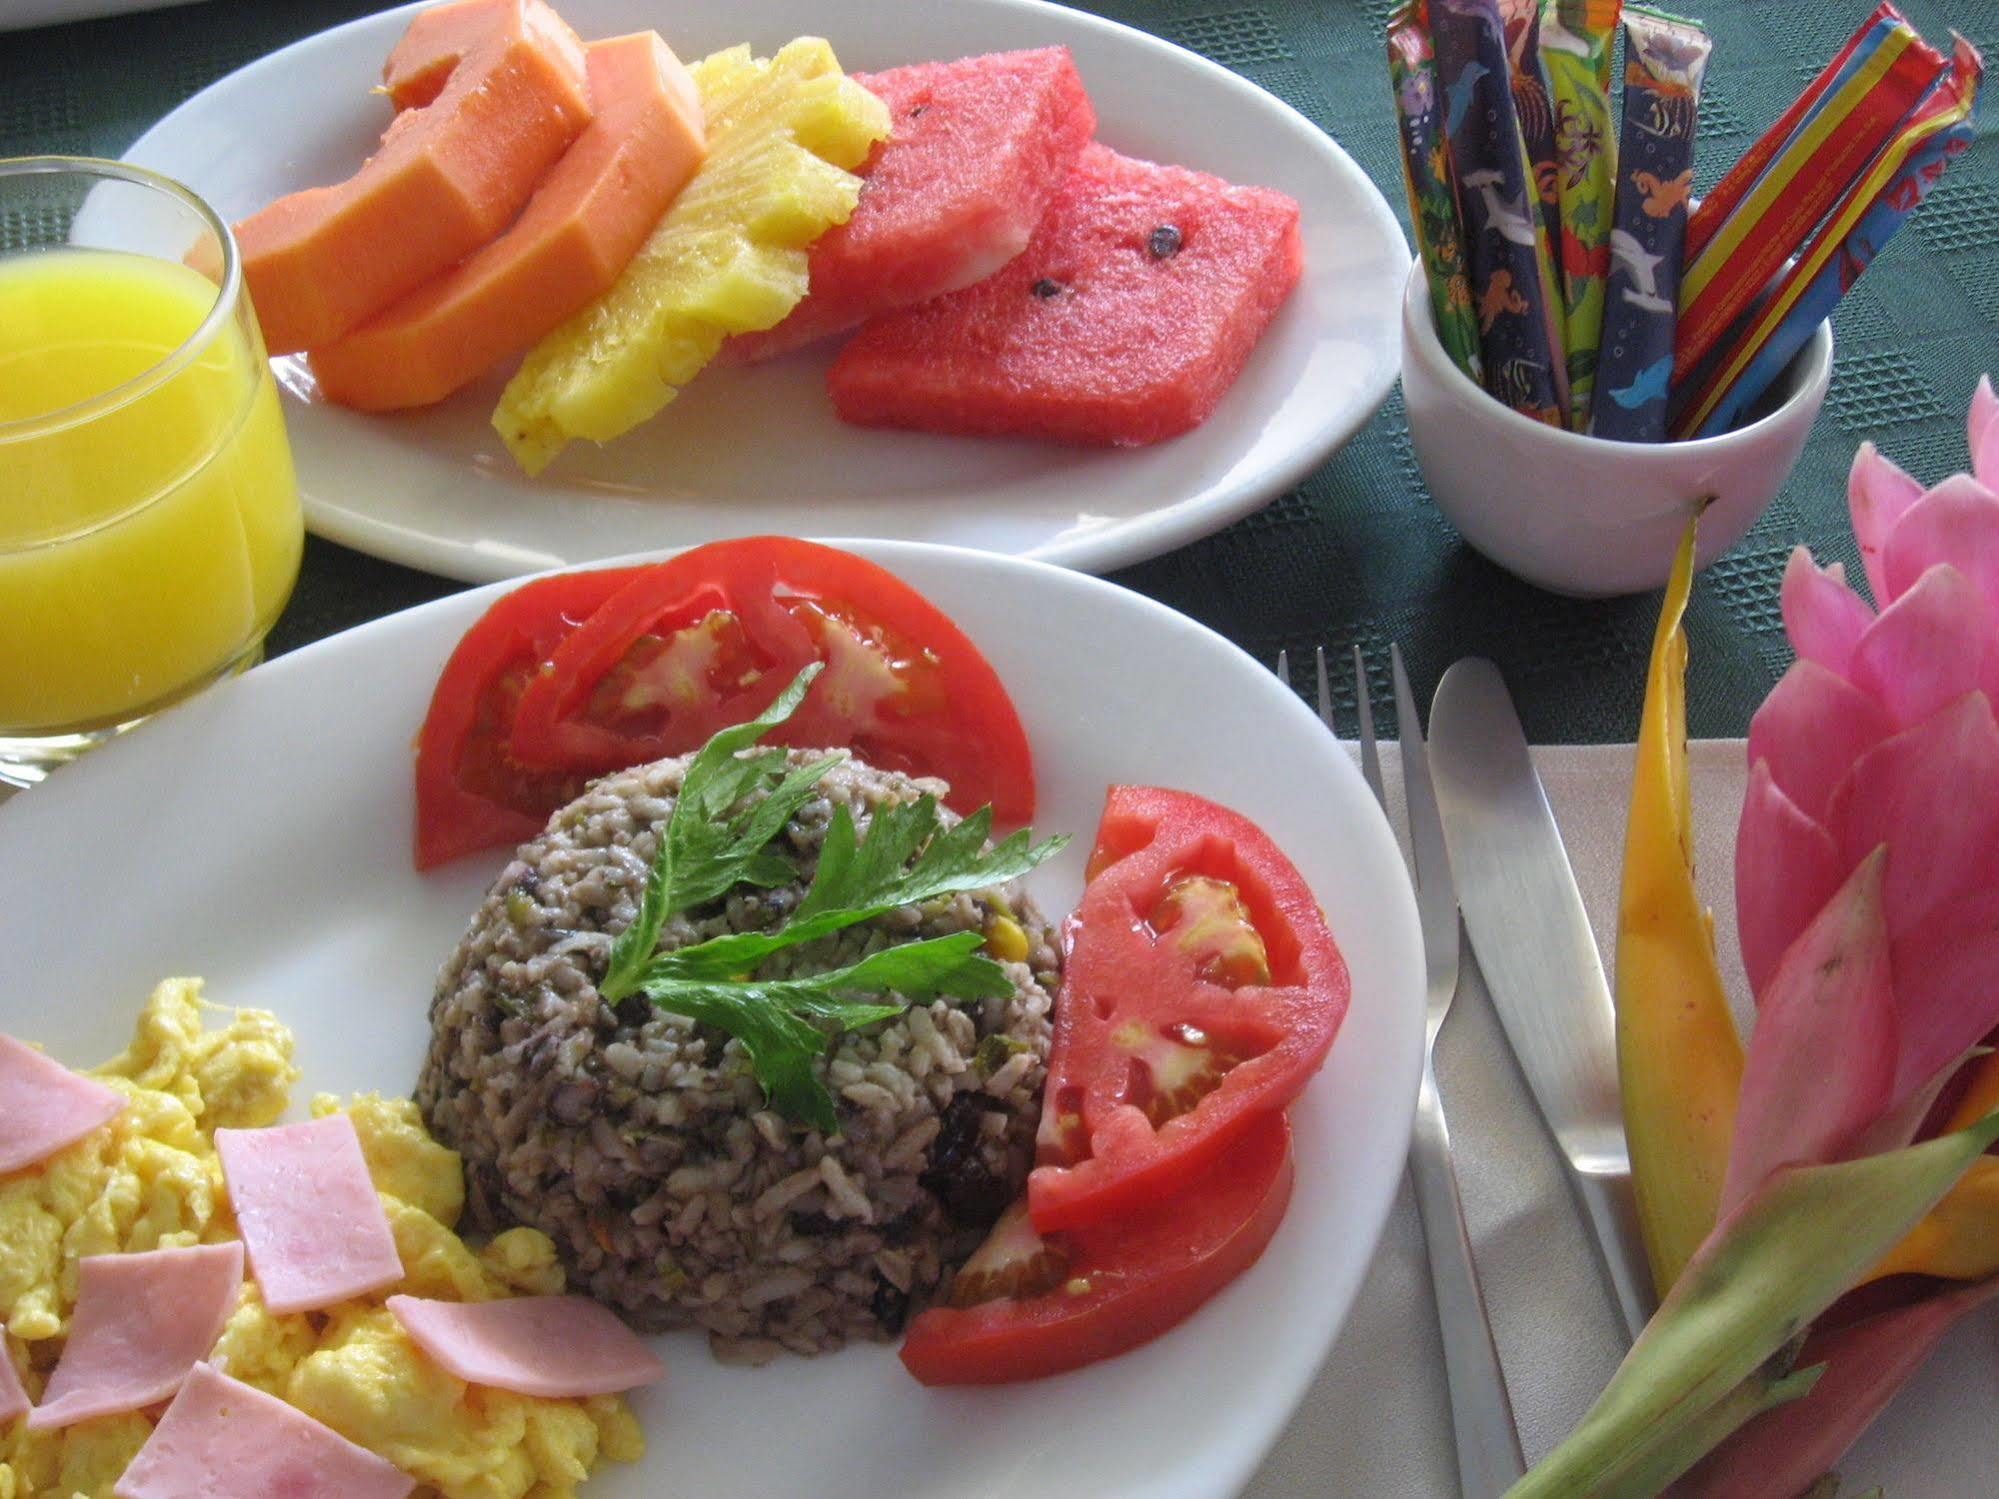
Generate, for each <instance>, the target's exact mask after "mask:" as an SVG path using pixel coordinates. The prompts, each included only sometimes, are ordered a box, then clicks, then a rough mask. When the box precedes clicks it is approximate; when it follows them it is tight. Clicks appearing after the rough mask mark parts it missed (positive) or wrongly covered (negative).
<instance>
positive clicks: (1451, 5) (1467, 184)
mask: <svg viewBox="0 0 1999 1499" xmlns="http://www.w3.org/2000/svg"><path fill="white" fill-rule="evenodd" d="M1429 14H1430V34H1431V39H1432V42H1433V44H1434V47H1435V52H1436V62H1437V75H1438V77H1439V78H1440V79H1441V80H1442V81H1443V86H1444V89H1443V91H1444V99H1445V121H1444V129H1445V138H1446V140H1447V141H1448V142H1449V146H1450V156H1451V167H1452V170H1453V172H1454V174H1455V177H1456V181H1457V187H1458V195H1459V198H1458V201H1459V206H1460V208H1461V209H1462V211H1463V214H1464V227H1465V250H1466V259H1467V261H1468V263H1469V265H1470V268H1471V285H1472V298H1473V305H1474V307H1475V309H1476V311H1477V316H1478V326H1479V350H1480V354H1481V357H1482V360H1483V363H1484V369H1485V382H1486V389H1487V390H1489V391H1490V392H1491V393H1492V394H1493V395H1495V396H1497V397H1498V398H1499V399H1500V400H1501V401H1504V402H1505V403H1506V404H1507V405H1508V406H1510V407H1512V408H1513V409H1514V410H1515V411H1518V412H1521V413H1522V414H1523V415H1526V416H1531V417H1534V418H1535V419H1536V420H1538V421H1544V422H1547V423H1549V424H1551V425H1554V426H1560V425H1562V423H1563V420H1564V414H1565V411H1566V408H1567V396H1568V371H1567V369H1566V367H1565V365H1564V362H1563V351H1562V343H1561V331H1560V327H1559V325H1558V324H1557V322H1556V317H1555V308H1556V294H1555V285H1554V271H1553V267H1552V264H1551V262H1550V260H1549V257H1548V250H1547V232H1546V229H1545V228H1544V226H1543V223H1542V220H1541V215H1540V212H1539V208H1538V199H1537V196H1536V194H1535V193H1534V191H1533V186H1532V178H1531V176H1530V174H1529V170H1528V164H1527V152H1526V149H1525V147H1524V146H1523V145H1522V144H1521V140H1520V126H1519V122H1518V120H1517V119H1516V117H1515V115H1514V110H1513V91H1512V83H1511V65H1510V63H1509V62H1508V60H1507V55H1506V38H1505V33H1504V31H1503V28H1502V26H1501V22H1500V16H1499V9H1498V5H1497V3H1496V0H1430V5H1429Z"/></svg>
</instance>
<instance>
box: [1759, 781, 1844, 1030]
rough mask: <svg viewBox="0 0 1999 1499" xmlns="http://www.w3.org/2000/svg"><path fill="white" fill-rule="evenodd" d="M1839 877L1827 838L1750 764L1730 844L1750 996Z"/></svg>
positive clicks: (1836, 859)
mask: <svg viewBox="0 0 1999 1499" xmlns="http://www.w3.org/2000/svg"><path fill="white" fill-rule="evenodd" d="M1845 876H1846V865H1845V864H1844V863H1842V862H1841V860H1840V857H1839V846H1838V844H1836V843H1835V842H1834V841H1833V838H1832V835H1831V834H1829V833H1828V832H1827V831H1826V830H1825V829H1824V828H1823V827H1821V826H1819V824H1818V823H1817V822H1815V821H1813V820H1812V819H1811V818H1809V817H1807V816H1806V815H1805V814H1804V813H1803V812H1800V811H1799V810H1798V807H1797V804H1796V803H1795V802H1793V801H1792V800H1791V799H1790V798H1789V797H1787V796H1785V795H1784V793H1783V792H1782V791H1780V790H1779V789H1778V788H1777V783H1776V782H1775V781H1774V780H1772V779H1771V776H1770V767H1769V766H1768V765H1766V764H1764V763H1763V762H1762V761H1760V760H1759V761H1757V762H1756V763H1755V764H1754V765H1752V766H1751V767H1750V769H1749V792H1748V794H1747V796H1745V797H1744V798H1743V803H1742V821H1741V824H1740V825H1739V826H1738V827H1737V829H1736V838H1735V924H1736V927H1737V930H1738V931H1739V932H1740V933H1741V940H1742V962H1743V966H1744V967H1745V968H1747V969H1748V971H1749V986H1750V991H1751V992H1752V993H1754V994H1756V995H1758V996H1759V997H1760V996H1761V995H1762V993H1763V991H1764V989H1765V988H1766V987H1767V986H1768V984H1769V982H1770V976H1771V975H1772V974H1774V973H1775V972H1776V971H1777V964H1778V963H1779V962H1780V961H1781V960H1782V958H1783V956H1784V949H1785V948H1787V947H1789V946H1790V945H1791V942H1792V939H1793V938H1795V937H1796V936H1797V935H1798V933H1799V932H1802V931H1803V930H1804V929H1805V927H1806V926H1807V925H1808V924H1809V923H1810V921H1811V919H1812V917H1813V916H1815V915H1816V914H1818V911H1819V908H1820V907H1822V906H1823V905H1824V904H1825V903H1826V902H1827V901H1828V900H1830V899H1832V895H1833V892H1834V891H1835V890H1837V889H1839V886H1840V882H1841V880H1843V879H1844V878H1845Z"/></svg>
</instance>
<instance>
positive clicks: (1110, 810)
mask: <svg viewBox="0 0 1999 1499" xmlns="http://www.w3.org/2000/svg"><path fill="white" fill-rule="evenodd" d="M1088 879H1089V882H1088V884H1087V886H1086V887H1085V889H1084V891H1083V899H1082V901H1081V903H1080V904H1079V905H1078V906H1077V908H1076V911H1075V914H1074V915H1072V916H1071V917H1070V918H1069V921H1068V923H1067V925H1066V927H1065V929H1064V946H1065V949H1066V952H1065V959H1064V963H1063V978H1062V998H1061V1003H1060V1004H1059V1005H1058V1006H1057V1007H1056V1011H1055V1036H1054V1041H1053V1044H1052V1046H1051V1049H1050V1051H1049V1057H1048V1084H1047V1091H1046V1093H1045V1094H1044V1096H1043V1102H1042V1113H1041V1133H1040V1137H1039V1141H1038V1158H1039V1161H1040V1164H1039V1165H1037V1166H1036V1167H1035V1169H1034V1170H1033V1171H1032V1172H1031V1173H1030V1174H1029V1176H1028V1180H1027V1201H1028V1207H1029V1210H1030V1212H1031V1213H1032V1215H1033V1220H1034V1226H1035V1227H1036V1228H1037V1229H1039V1230H1040V1231H1041V1232H1043V1233H1049V1232H1052V1231H1054V1230H1057V1229H1065V1228H1080V1227H1082V1226H1084V1225H1087V1224H1094V1223H1099V1222H1108V1221H1110V1220H1112V1219H1114V1218H1116V1217H1117V1216H1119V1215H1121V1214H1125V1213H1129V1212H1133V1211H1137V1210H1142V1209H1145V1208H1147V1207H1149V1206H1150V1205H1152V1204H1154V1203H1157V1202H1159V1201H1161V1200H1162V1199H1164V1198H1167V1197H1169V1196H1173V1197H1178V1196H1180V1195H1183V1193H1184V1188H1185V1184H1186V1183H1187V1182H1188V1181H1189V1180H1191V1179H1193V1178H1194V1177H1196V1176H1197V1175H1199V1174H1200V1173H1201V1172H1202V1171H1203V1170H1204V1169H1205V1168H1207V1167H1208V1166H1209V1165H1210V1164H1211V1163H1212V1162H1213V1161H1214V1160H1215V1159H1216V1158H1217V1157H1218V1156H1220V1155H1221V1154H1222V1153H1223V1152H1224V1151H1225V1150H1227V1149H1228V1148H1229V1146H1230V1145H1232V1144H1233V1143H1234V1142H1235V1141H1236V1140H1238V1139H1239V1138H1240V1137H1241V1136H1242V1135H1243V1133H1244V1132H1245V1131H1246V1130H1249V1129H1251V1128H1253V1127H1254V1126H1256V1125H1257V1123H1258V1121H1260V1120H1262V1119H1264V1118H1267V1117H1269V1116H1270V1115H1273V1114H1275V1113H1277V1112H1278V1111H1279V1110H1281V1109H1282V1108H1284V1106H1285V1105H1286V1104H1288V1103H1290V1102H1291V1100H1292V1099H1294V1098H1296V1097H1297V1096H1298V1093H1299V1091H1300V1090H1301V1089H1302V1088H1303V1087H1304V1086H1305V1083H1306V1082H1307V1080H1308V1079H1310V1077H1311V1075H1312V1073H1313V1072H1314V1071H1315V1070H1317V1068H1318V1066H1319V1063H1320V1062H1322V1061H1323V1060H1325V1056H1326V1052H1327V1051H1328V1049H1330V1048H1331V1046H1332V1044H1333V1038H1334V1036H1335V1035H1336V1034H1338V1032H1339V1028H1340V1022H1341V1020H1342V1019H1344V1018H1345V1015H1346V1009H1347V1001H1348V997H1349V992H1350V988H1351V985H1350V983H1349V980H1348V977H1347V969H1346V964H1345V962H1344V961H1343V960H1342V959H1341V957H1340V952H1339V948H1338V947H1337V946H1335V945H1334V942H1333V938H1332V934H1331V933H1330V932H1329V931H1327V929H1326V921H1325V917H1324V916H1323V915H1322V914H1321V913H1320V911H1319V907H1318V903H1317V902H1316V901H1314V900H1313V898H1312V892H1311V889H1310V887H1309V886H1307V885H1306V883H1305V879H1304V877H1303V876H1302V875H1300V874H1299V873H1298V871H1297V869H1296V868H1295V867H1294V866H1293V865H1292V863H1291V861H1290V860H1289V859H1287V858H1285V857H1284V855H1283V854H1282V853H1281V852H1280V851H1279V850H1278V848H1277V845H1276V844H1274V843H1273V842H1271V840H1270V838H1269V837H1268V836H1267V835H1266V834H1265V833H1263V831H1262V830H1261V829H1259V828H1258V827H1256V825H1255V824H1253V823H1251V822H1250V821H1249V820H1248V819H1247V818H1244V817H1242V816H1239V815H1238V814H1236V813H1234V812H1231V811H1229V810H1228V809H1227V808H1226V807H1220V806H1217V805H1216V804H1215V803H1213V802H1211V801H1208V800H1206V799H1204V798H1202V797H1199V796H1195V795H1193V794H1191V793H1189V792H1185V791H1166V790H1160V789H1157V788H1154V787H1147V786H1114V787H1112V788H1111V791H1110V794H1109V796H1108V798H1107V799H1106V801H1105V805H1104V816H1103V821H1102V822H1101V824H1099V826H1098V829H1097V844H1096V848H1095V850H1094V851H1093V852H1092V853H1091V855H1090V863H1089V873H1088Z"/></svg>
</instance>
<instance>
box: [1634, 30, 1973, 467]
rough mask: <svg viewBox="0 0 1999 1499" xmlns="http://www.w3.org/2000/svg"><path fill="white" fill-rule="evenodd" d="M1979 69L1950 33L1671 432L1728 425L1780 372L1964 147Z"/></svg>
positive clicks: (1704, 431)
mask: <svg viewBox="0 0 1999 1499" xmlns="http://www.w3.org/2000/svg"><path fill="white" fill-rule="evenodd" d="M1983 72H1984V64H1983V60H1982V59H1981V58H1980V57H1979V55H1978V49H1977V48H1975V47H1973V46H1972V45H1971V43H1969V42H1967V41H1965V40H1964V38H1962V37H1958V38H1956V47H1955V49H1954V51H1953V54H1952V62H1951V68H1950V72H1949V74H1948V76H1947V77H1946V78H1945V79H1944V81H1943V82H1942V83H1940V84H1939V85H1938V86H1937V87H1936V88H1935V89H1933V90H1932V91H1931V92H1930V93H1929V94H1928V95H1927V96H1925V98H1924V99H1923V101H1922V103H1921V104H1919V105H1918V106H1917V107H1916V110H1915V112H1914V113H1913V114H1911V115H1910V116H1909V118H1908V119H1907V120H1906V121H1905V122H1904V123H1903V125H1902V127H1901V129H1900V130H1898V131H1897V132H1896V133H1895V136H1894V139H1893V140H1891V141H1890V142H1889V144H1888V147H1887V149H1886V150H1884V151H1883V152H1882V153H1881V155H1880V156H1879V157H1878V158H1877V159H1876V160H1875V161H1874V163H1873V164H1872V165H1871V166H1870V167H1869V168H1868V170H1867V172H1866V175H1865V176H1863V177H1862V178H1861V179H1860V181H1859V182H1857V183H1855V184H1854V187H1853V189H1852V191H1851V192H1849V193H1848V194H1847V195H1846V197H1845V198H1844V199H1843V200H1842V201H1841V202H1840V204H1839V206H1838V207H1837V208H1836V209H1835V210H1834V211H1833V215H1832V217H1831V218H1830V219H1829V220H1827V222H1826V225H1825V227H1824V228H1823V229H1821V230H1820V232H1819V234H1818V236H1817V237H1816V238H1815V239H1814V240H1813V242H1812V244H1811V245H1810V246H1809V247H1808V248H1807V249H1806V250H1805V252H1804V253H1803V254H1802V255H1800V256H1799V257H1798V261H1797V264H1796V265H1795V266H1793V267H1792V268H1791V269H1790V270H1789V271H1787V272H1786V273H1785V275H1784V278H1783V280H1782V281H1781V282H1779V283H1778V285H1777V286H1776V287H1775V288H1773V290H1772V291H1771V294H1770V295H1769V297H1768V298H1767V299H1766V300H1765V302H1764V303H1763V305H1762V306H1761V307H1759V308H1758V309H1757V311H1756V314H1755V316H1754V317H1753V318H1752V319H1751V320H1750V321H1749V322H1748V324H1747V325H1746V326H1745V327H1744V328H1743V330H1742V332H1741V334H1740V335H1739V336H1738V337H1737V338H1736V339H1735V341H1734V342H1733V344H1732V345H1731V347H1730V348H1729V350H1728V352H1727V354H1726V356H1725V357H1724V358H1722V359H1720V360H1717V361H1715V362H1714V364H1713V366H1712V368H1711V369H1710V370H1709V371H1708V373H1707V375H1706V378H1705V379H1704V380H1703V381H1702V382H1701V383H1700V385H1699V387H1698V388H1696V389H1694V390H1692V391H1690V392H1689V393H1688V395H1687V396H1686V398H1685V408H1684V410H1683V412H1682V413H1681V415H1680V417H1679V418H1678V420H1676V422H1675V424H1674V425H1675V429H1676V430H1677V431H1680V432H1682V433H1685V434H1689V435H1693V436H1697V437H1712V436H1715V435H1717V434H1719V433H1722V432H1726V431H1728V430H1729V428H1731V427H1732V426H1734V424H1735V423H1736V422H1737V421H1738V420H1739V419H1740V418H1741V416H1742V414H1743V413H1744V412H1745V411H1747V410H1748V409H1749V408H1750V407H1751V406H1753V405H1754V404H1755V402H1756V401H1757V399H1758V398H1759V397H1761V396H1762V395H1763V393H1764V392H1765V391H1766V390H1768V389H1769V388H1770V386H1771V384H1772V383H1773V382H1774V381H1775V380H1776V378H1777V377H1778V376H1779V375H1780V374H1782V373H1783V371H1784V369H1785V367H1786V366H1787V365H1789V364H1790V362H1791V360H1792V359H1794V358H1795V357H1796V356H1797V353H1798V350H1800V349H1801V348H1803V347H1804V346H1805V344H1806V342H1807V341H1808V340H1809V339H1810V338H1811V336H1812V333H1813V331H1814V330H1815V329H1816V328H1817V327H1818V325H1819V324H1820V323H1822V322H1824V321H1825V320H1826V318H1827V317H1829V316H1830V315H1831V313H1832V309H1833V307H1834V305H1835V304H1837V303H1838V301H1839V299H1840V297H1841V296H1842V295H1844V293H1845V292H1846V290H1847V288H1848V287H1850V286H1852V285H1853V283H1854V282H1855V281H1857V280H1859V279H1860V274H1861V272H1863V271H1865V270H1866V269H1867V266H1868V264H1869V262H1870V261H1872V260H1873V258H1874V256H1875V254H1876V253H1877V252H1879V250H1880V249H1881V246H1882V245H1883V244H1885V243H1886V242H1887V240H1888V238H1889V236H1891V235H1892V234H1894V232H1895V231H1896V230H1897V229H1899V228H1900V227H1901V225H1902V222H1903V221H1904V220H1905V219H1906V218H1908V216H1909V215H1910V214H1911V213H1913V212H1914V211H1915V209H1916V206H1917V205H1918V204H1919V203H1921V202H1922V200H1923V199H1924V198H1925V197H1926V196H1927V195H1928V194H1929V191H1930V189H1931V188H1932V187H1933V186H1935V185H1936V180H1937V178H1938V177H1939V176H1940V175H1942V173H1943V169H1944V167H1945V166H1946V165H1947V164H1948V163H1949V161H1950V160H1951V158H1953V157H1955V156H1958V155H1960V154H1962V153H1963V152H1964V151H1965V150H1966V149H1967V148H1968V147H1969V146H1970V144H1971V140H1972V136H1973V134H1974V126H1973V124H1972V113H1973V110H1974V109H1975V108H1976V105H1977V101H1978V87H1979V83H1980V81H1981V78H1982V76H1983Z"/></svg>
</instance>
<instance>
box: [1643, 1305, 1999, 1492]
mask: <svg viewBox="0 0 1999 1499" xmlns="http://www.w3.org/2000/svg"><path fill="white" fill-rule="evenodd" d="M1995 1293H1999V1278H1994V1279H1991V1280H1983V1281H1978V1282H1975V1283H1974V1284H1971V1285H1968V1286H1959V1287H1955V1288H1953V1289H1951V1290H1949V1291H1946V1292H1944V1293H1943V1294H1940V1295H1935V1296H1930V1297H1927V1298H1926V1299H1924V1300H1922V1301H1918V1302H1917V1303H1915V1304H1914V1305H1913V1306H1903V1307H1897V1308H1895V1309H1894V1310H1892V1311H1886V1312H1877V1313H1876V1314H1875V1315H1874V1316H1872V1317H1869V1318H1867V1319H1866V1320H1864V1321H1861V1322H1855V1323H1852V1324H1850V1325H1849V1326H1846V1327H1842V1328H1840V1329H1839V1330H1838V1331H1836V1332H1830V1333H1821V1334H1818V1335H1816V1336H1814V1337H1813V1338H1812V1339H1811V1340H1810V1341H1809V1342H1807V1343H1806V1344H1805V1347H1804V1351H1803V1352H1802V1353H1800V1354H1799V1355H1798V1361H1797V1364H1796V1367H1797V1368H1800V1369H1808V1368H1810V1367H1811V1366H1812V1365H1813V1364H1821V1363H1822V1364H1824V1365H1825V1366H1826V1370H1825V1373H1824V1374H1822V1375H1820V1376H1819V1382H1818V1384H1817V1385H1815V1386H1814V1387H1813V1388H1812V1392H1811V1393H1810V1394H1809V1395H1807V1396H1805V1397H1804V1398H1803V1399H1802V1400H1793V1401H1792V1402H1790V1404H1788V1405H1780V1406H1778V1407H1777V1408H1776V1409H1775V1410H1773V1411H1768V1412H1766V1413H1764V1414H1763V1415H1761V1416H1758V1417H1757V1418H1756V1419H1755V1420H1753V1421H1751V1422H1749V1423H1748V1424H1747V1425H1745V1426H1744V1427H1742V1429H1741V1430H1739V1431H1737V1432H1736V1433H1735V1435H1734V1436H1732V1437H1730V1438H1729V1439H1728V1440H1727V1441H1726V1442H1724V1443H1722V1445H1721V1446H1720V1447H1718V1448H1716V1449H1715V1451H1714V1453H1713V1455H1711V1456H1710V1457H1708V1458H1707V1459H1706V1460H1705V1461H1703V1462H1702V1463H1701V1464H1700V1466H1699V1467H1697V1468H1695V1469H1694V1470H1693V1471H1692V1472H1691V1473H1689V1474H1688V1475H1687V1476H1686V1477H1685V1478H1683V1479H1681V1480H1680V1483H1679V1485H1678V1487H1676V1488H1675V1489H1674V1490H1673V1494H1674V1495H1675V1499H1769V1496H1770V1495H1772V1494H1802V1493H1803V1492H1804V1491H1805V1490H1806V1489H1808V1488H1810V1487H1811V1486H1812V1484H1813V1483H1815V1482H1816V1481H1817V1480H1818V1478H1819V1477H1820V1475H1822V1474H1824V1473H1828V1472H1830V1471H1831V1470H1832V1468H1833V1465H1834V1464H1836V1463H1837V1462H1838V1461H1839V1460H1840V1458H1842V1457H1843V1456H1845V1455H1846V1449H1847V1448H1849V1447H1851V1446H1852V1445H1853V1443H1854V1440H1855V1439H1856V1438H1857V1437H1859V1435H1860V1434H1861V1433H1862V1432H1863V1431H1865V1430H1866V1429H1867V1428H1868V1426H1869V1425H1870V1424H1871V1423H1872V1422H1873V1420H1874V1418H1875V1417H1876V1416H1878V1415H1880V1414H1881V1412H1882V1410H1883V1409H1884V1408H1885V1407H1886V1406H1887V1404H1888V1402H1889V1401H1890V1400H1891V1399H1893V1398H1894V1395H1895V1392H1896V1391H1897V1390H1899V1389H1901V1387H1902V1385H1903V1383H1904V1381H1906V1380H1907V1379H1908V1377H1909V1376H1910V1375H1911V1374H1913V1373H1915V1372H1916V1370H1917V1369H1919V1368H1921V1367H1922V1364H1923V1361H1924V1360H1925V1359H1927V1358H1928V1357H1929V1356H1930V1354H1931V1353H1932V1352H1934V1351H1935V1349H1936V1346H1937V1344H1939V1343H1940V1342H1942V1341H1943V1337H1944V1334H1945V1333H1947V1332H1949V1331H1950V1330H1951V1328H1952V1327H1954V1326H1956V1325H1957V1322H1958V1321H1959V1319H1960V1318H1962V1317H1964V1316H1966V1315H1967V1314H1968V1313H1970V1312H1972V1311H1975V1310H1976V1309H1977V1308H1979V1307H1981V1306H1983V1305H1985V1303H1986V1302H1988V1301H1990V1300H1991V1299H1992V1297H1993V1295H1994V1294H1995Z"/></svg>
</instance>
